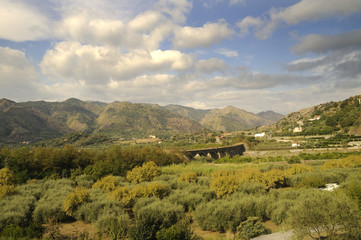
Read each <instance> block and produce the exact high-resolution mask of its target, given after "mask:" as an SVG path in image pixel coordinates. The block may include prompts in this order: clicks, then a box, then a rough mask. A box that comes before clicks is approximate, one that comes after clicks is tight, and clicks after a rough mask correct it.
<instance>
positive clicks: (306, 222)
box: [287, 190, 360, 239]
mask: <svg viewBox="0 0 361 240" xmlns="http://www.w3.org/2000/svg"><path fill="white" fill-rule="evenodd" d="M359 221H360V210H359V209H358V205H357V203H355V202H354V201H353V200H351V199H350V198H349V197H347V196H346V195H345V194H343V193H341V192H337V193H335V192H327V191H319V190H314V191H310V192H306V194H304V195H302V196H300V199H299V201H298V202H297V203H296V204H295V205H294V206H293V207H292V208H291V209H290V211H289V214H288V219H287V222H288V224H289V225H290V227H291V228H292V229H293V231H294V233H295V234H296V236H297V238H298V239H302V238H303V237H304V236H306V235H308V236H310V237H311V238H313V239H320V238H321V233H323V232H325V233H326V234H327V236H328V237H330V238H334V237H335V236H336V235H337V234H340V233H344V234H347V235H349V236H348V237H351V238H352V239H359V238H358V237H360V235H358V237H357V236H356V235H357V234H360V232H358V231H359Z"/></svg>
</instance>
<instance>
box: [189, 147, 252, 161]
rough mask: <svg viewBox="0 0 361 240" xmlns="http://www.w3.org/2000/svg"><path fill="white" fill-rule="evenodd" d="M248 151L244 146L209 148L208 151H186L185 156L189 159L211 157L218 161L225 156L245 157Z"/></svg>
mask: <svg viewBox="0 0 361 240" xmlns="http://www.w3.org/2000/svg"><path fill="white" fill-rule="evenodd" d="M245 151H246V148H245V147H244V145H243V144H238V145H233V146H229V147H219V148H207V149H198V150H186V151H184V154H185V156H186V157H187V158H188V159H192V158H194V157H196V156H197V155H198V156H205V157H207V156H208V157H211V158H213V159H218V158H221V157H225V156H230V157H233V156H236V155H243V153H244V152H245Z"/></svg>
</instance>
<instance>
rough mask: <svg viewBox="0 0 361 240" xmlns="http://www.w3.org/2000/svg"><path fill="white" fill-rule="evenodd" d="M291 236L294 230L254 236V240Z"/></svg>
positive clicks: (287, 238)
mask: <svg viewBox="0 0 361 240" xmlns="http://www.w3.org/2000/svg"><path fill="white" fill-rule="evenodd" d="M291 236H292V231H288V232H276V233H272V234H268V235H262V236H259V237H256V238H252V240H290V239H291Z"/></svg>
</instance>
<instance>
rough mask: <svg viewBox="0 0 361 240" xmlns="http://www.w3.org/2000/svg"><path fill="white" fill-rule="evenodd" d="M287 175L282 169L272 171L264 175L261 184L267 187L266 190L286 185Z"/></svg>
mask: <svg viewBox="0 0 361 240" xmlns="http://www.w3.org/2000/svg"><path fill="white" fill-rule="evenodd" d="M285 178H286V176H285V173H284V171H282V170H280V169H271V170H269V171H267V172H264V173H263V174H262V178H261V183H263V184H264V185H265V186H266V189H270V188H275V187H279V186H282V185H284V183H285Z"/></svg>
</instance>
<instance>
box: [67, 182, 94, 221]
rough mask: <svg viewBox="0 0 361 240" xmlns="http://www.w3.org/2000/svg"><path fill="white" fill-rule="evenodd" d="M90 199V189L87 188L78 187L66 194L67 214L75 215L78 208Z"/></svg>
mask: <svg viewBox="0 0 361 240" xmlns="http://www.w3.org/2000/svg"><path fill="white" fill-rule="evenodd" d="M88 200H89V191H88V190H87V189H86V188H76V189H75V190H74V191H73V192H71V193H69V194H68V195H66V197H65V199H64V205H63V211H64V212H65V214H66V215H68V216H71V217H73V216H74V212H75V211H76V209H77V208H78V207H79V206H80V205H81V204H83V203H85V202H87V201H88Z"/></svg>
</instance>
